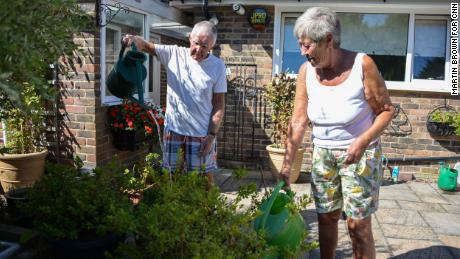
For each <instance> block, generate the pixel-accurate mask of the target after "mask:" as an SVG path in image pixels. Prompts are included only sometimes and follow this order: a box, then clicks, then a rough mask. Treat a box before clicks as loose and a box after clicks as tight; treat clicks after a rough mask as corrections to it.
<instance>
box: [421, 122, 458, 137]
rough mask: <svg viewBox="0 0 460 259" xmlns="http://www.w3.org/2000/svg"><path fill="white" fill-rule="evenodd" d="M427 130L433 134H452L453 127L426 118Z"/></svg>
mask: <svg viewBox="0 0 460 259" xmlns="http://www.w3.org/2000/svg"><path fill="white" fill-rule="evenodd" d="M426 128H427V130H428V132H429V133H430V134H432V135H434V136H450V135H452V134H454V128H453V127H451V126H450V125H449V124H445V123H439V122H435V121H431V120H428V121H427V122H426Z"/></svg>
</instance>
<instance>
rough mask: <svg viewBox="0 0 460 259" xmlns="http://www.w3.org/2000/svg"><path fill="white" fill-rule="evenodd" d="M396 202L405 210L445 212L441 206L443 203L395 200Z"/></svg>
mask: <svg viewBox="0 0 460 259" xmlns="http://www.w3.org/2000/svg"><path fill="white" fill-rule="evenodd" d="M397 203H398V204H399V205H400V208H401V209H405V210H417V211H435V212H446V210H445V209H444V208H443V205H444V204H438V203H427V202H415V201H397ZM446 205H447V204H446Z"/></svg>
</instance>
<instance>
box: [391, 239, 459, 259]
mask: <svg viewBox="0 0 460 259" xmlns="http://www.w3.org/2000/svg"><path fill="white" fill-rule="evenodd" d="M387 241H388V245H389V246H390V249H391V251H392V253H393V255H394V256H395V258H434V257H430V255H431V254H432V252H431V249H432V247H436V246H442V243H441V242H439V241H435V240H412V239H402V238H387ZM449 256H450V257H448V258H452V257H451V255H450V254H449ZM439 258H442V259H444V257H439ZM452 259H453V258H452Z"/></svg>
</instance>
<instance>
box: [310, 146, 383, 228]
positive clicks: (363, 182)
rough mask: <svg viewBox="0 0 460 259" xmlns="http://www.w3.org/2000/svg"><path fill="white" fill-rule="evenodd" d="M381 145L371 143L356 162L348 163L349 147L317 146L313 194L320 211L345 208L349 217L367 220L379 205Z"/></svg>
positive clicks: (313, 165)
mask: <svg viewBox="0 0 460 259" xmlns="http://www.w3.org/2000/svg"><path fill="white" fill-rule="evenodd" d="M381 156H382V151H381V147H380V144H375V145H371V146H369V147H368V148H367V149H366V150H365V151H364V154H363V156H362V158H361V160H360V161H359V162H358V163H356V164H350V165H345V164H343V161H344V160H345V158H346V149H328V148H321V147H314V149H313V157H312V169H311V172H312V194H313V198H314V200H315V205H316V211H317V212H318V213H328V212H332V211H335V210H337V209H342V210H343V211H344V212H345V214H346V215H347V216H348V217H351V218H353V219H364V218H366V217H368V216H369V215H371V213H373V212H375V211H376V210H377V207H378V199H379V189H380V184H381V181H382V172H383V170H382V159H381Z"/></svg>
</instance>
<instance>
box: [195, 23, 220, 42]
mask: <svg viewBox="0 0 460 259" xmlns="http://www.w3.org/2000/svg"><path fill="white" fill-rule="evenodd" d="M200 34H202V35H207V36H210V37H212V45H213V46H214V44H216V40H217V28H216V26H215V25H214V23H212V22H210V21H201V22H199V23H197V24H195V26H193V29H192V32H191V33H190V36H194V35H200Z"/></svg>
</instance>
